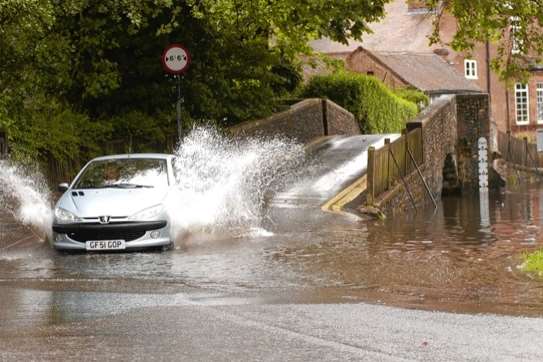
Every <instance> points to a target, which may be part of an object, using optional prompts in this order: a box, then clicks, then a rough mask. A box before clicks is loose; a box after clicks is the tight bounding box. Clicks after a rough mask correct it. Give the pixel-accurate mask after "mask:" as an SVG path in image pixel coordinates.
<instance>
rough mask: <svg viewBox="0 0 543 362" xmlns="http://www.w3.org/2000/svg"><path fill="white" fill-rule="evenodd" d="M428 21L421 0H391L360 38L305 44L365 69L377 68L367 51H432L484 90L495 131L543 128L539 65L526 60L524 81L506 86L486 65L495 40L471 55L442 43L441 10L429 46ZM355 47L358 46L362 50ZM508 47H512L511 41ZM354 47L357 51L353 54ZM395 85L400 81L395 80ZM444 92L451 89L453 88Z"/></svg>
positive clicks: (450, 24) (447, 24)
mask: <svg viewBox="0 0 543 362" xmlns="http://www.w3.org/2000/svg"><path fill="white" fill-rule="evenodd" d="M434 20H435V15H434V14H433V13H432V12H431V11H430V10H428V9H427V8H426V7H425V6H424V4H423V2H422V1H417V0H392V1H391V2H390V3H389V4H387V5H386V16H385V18H384V19H383V20H382V21H381V22H379V23H374V24H370V28H371V29H372V30H373V33H372V34H367V35H365V36H364V37H363V39H362V41H350V42H349V44H347V45H345V44H340V43H337V42H333V41H331V40H329V39H319V40H315V41H313V42H312V44H311V45H312V47H313V49H315V50H316V51H318V52H321V53H325V54H328V55H330V56H332V57H335V58H340V59H343V60H345V62H346V66H347V67H348V68H350V69H351V70H354V71H359V72H364V73H370V74H371V72H374V74H376V73H378V72H380V71H381V70H374V69H370V67H369V66H368V63H371V61H370V60H371V59H370V60H368V54H373V55H377V57H378V58H380V59H381V60H383V59H385V58H386V57H383V56H379V54H380V53H381V54H384V55H386V53H389V54H392V53H393V54H397V53H404V54H413V56H414V55H416V54H434V55H437V56H439V57H440V58H441V59H443V60H444V61H445V62H447V63H448V64H449V65H450V66H451V67H452V68H454V69H455V70H456V72H457V74H458V75H460V76H461V77H463V78H464V80H465V81H466V82H468V83H471V84H472V85H473V86H474V87H475V88H477V89H479V90H480V91H482V92H485V93H488V94H489V96H490V103H491V107H490V108H491V118H492V120H493V121H494V122H495V123H496V125H497V127H498V129H499V130H501V131H507V130H511V131H512V132H513V133H523V134H526V133H531V134H533V136H532V137H534V138H535V130H536V129H538V128H543V65H541V64H535V63H528V64H529V65H528V66H529V70H530V78H529V81H528V83H527V84H521V83H513V84H512V85H510V86H509V87H507V86H506V84H505V83H504V82H503V81H501V80H500V79H499V76H498V75H497V74H495V73H494V72H493V71H492V70H491V68H490V60H491V59H492V58H493V57H494V56H496V55H497V47H496V46H495V45H493V44H477V45H476V46H475V48H474V49H473V51H472V52H471V54H467V53H462V52H456V51H454V50H453V49H452V48H451V47H449V46H447V45H445V44H448V43H450V41H451V40H452V38H453V36H454V34H455V32H456V20H455V19H454V17H453V16H452V15H449V14H444V16H443V17H442V18H441V27H440V33H441V34H440V35H441V39H442V41H443V44H434V45H429V40H428V37H429V36H430V35H431V34H432V31H433V21H434ZM360 47H363V48H362V50H361V49H360ZM364 50H365V51H364ZM512 51H513V52H515V51H517V49H516V47H515V43H514V41H513V42H512ZM356 52H358V53H359V55H358V57H357V56H356V55H355V53H356ZM375 69H377V68H375ZM411 73H412V69H410V67H409V66H403V67H401V74H399V75H400V76H401V77H404V78H405V77H407V76H413V74H411ZM376 75H377V74H376ZM418 76H419V77H421V78H422V80H424V78H434V79H432V80H431V81H432V82H435V81H436V79H435V78H437V79H439V80H441V79H442V78H446V79H445V81H446V82H448V78H449V77H448V76H447V77H441V76H440V77H437V76H435V74H432V73H431V72H427V73H426V74H424V72H423V73H420V72H418ZM381 79H383V78H382V77H381ZM426 81H428V80H426ZM389 85H390V83H389ZM399 85H402V84H401V82H400V84H399ZM392 86H396V85H395V84H392ZM443 88H447V85H443ZM460 88H462V87H460ZM422 90H424V89H422ZM457 90H458V91H460V90H462V89H457ZM450 91H451V93H456V92H455V89H450Z"/></svg>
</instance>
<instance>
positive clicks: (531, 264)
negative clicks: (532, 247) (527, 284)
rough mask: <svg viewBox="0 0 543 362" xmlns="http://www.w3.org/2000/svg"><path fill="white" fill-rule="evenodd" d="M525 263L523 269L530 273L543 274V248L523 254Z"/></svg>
mask: <svg viewBox="0 0 543 362" xmlns="http://www.w3.org/2000/svg"><path fill="white" fill-rule="evenodd" d="M522 259H523V263H522V265H521V269H522V270H523V271H525V272H528V273H535V274H537V275H538V276H540V277H541V276H543V250H541V249H540V250H536V251H534V252H532V253H525V254H523V255H522Z"/></svg>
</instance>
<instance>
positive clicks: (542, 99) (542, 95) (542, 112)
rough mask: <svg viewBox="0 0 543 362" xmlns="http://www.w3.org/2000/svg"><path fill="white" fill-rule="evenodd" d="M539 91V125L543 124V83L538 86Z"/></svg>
mask: <svg viewBox="0 0 543 362" xmlns="http://www.w3.org/2000/svg"><path fill="white" fill-rule="evenodd" d="M536 91H537V123H543V82H539V83H537V85H536Z"/></svg>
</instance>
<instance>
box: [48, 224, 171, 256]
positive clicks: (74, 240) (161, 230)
mask: <svg viewBox="0 0 543 362" xmlns="http://www.w3.org/2000/svg"><path fill="white" fill-rule="evenodd" d="M52 236H53V237H52V239H51V245H52V246H53V247H54V248H55V249H57V250H87V249H86V242H87V241H99V240H124V241H125V247H126V249H125V250H134V249H145V248H154V247H161V246H169V245H171V244H172V242H173V240H172V238H171V236H170V228H169V226H168V222H167V221H163V220H161V221H149V222H118V223H111V224H106V225H103V224H98V223H76V224H54V225H53V235H52Z"/></svg>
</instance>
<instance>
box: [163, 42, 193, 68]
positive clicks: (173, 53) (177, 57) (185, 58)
mask: <svg viewBox="0 0 543 362" xmlns="http://www.w3.org/2000/svg"><path fill="white" fill-rule="evenodd" d="M190 61H191V57H190V53H189V51H188V50H187V48H185V47H184V46H183V45H181V44H170V45H168V46H167V47H166V49H164V52H162V67H163V68H164V70H165V71H166V72H167V73H170V74H183V73H185V72H186V71H187V69H188V68H189V65H190Z"/></svg>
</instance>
